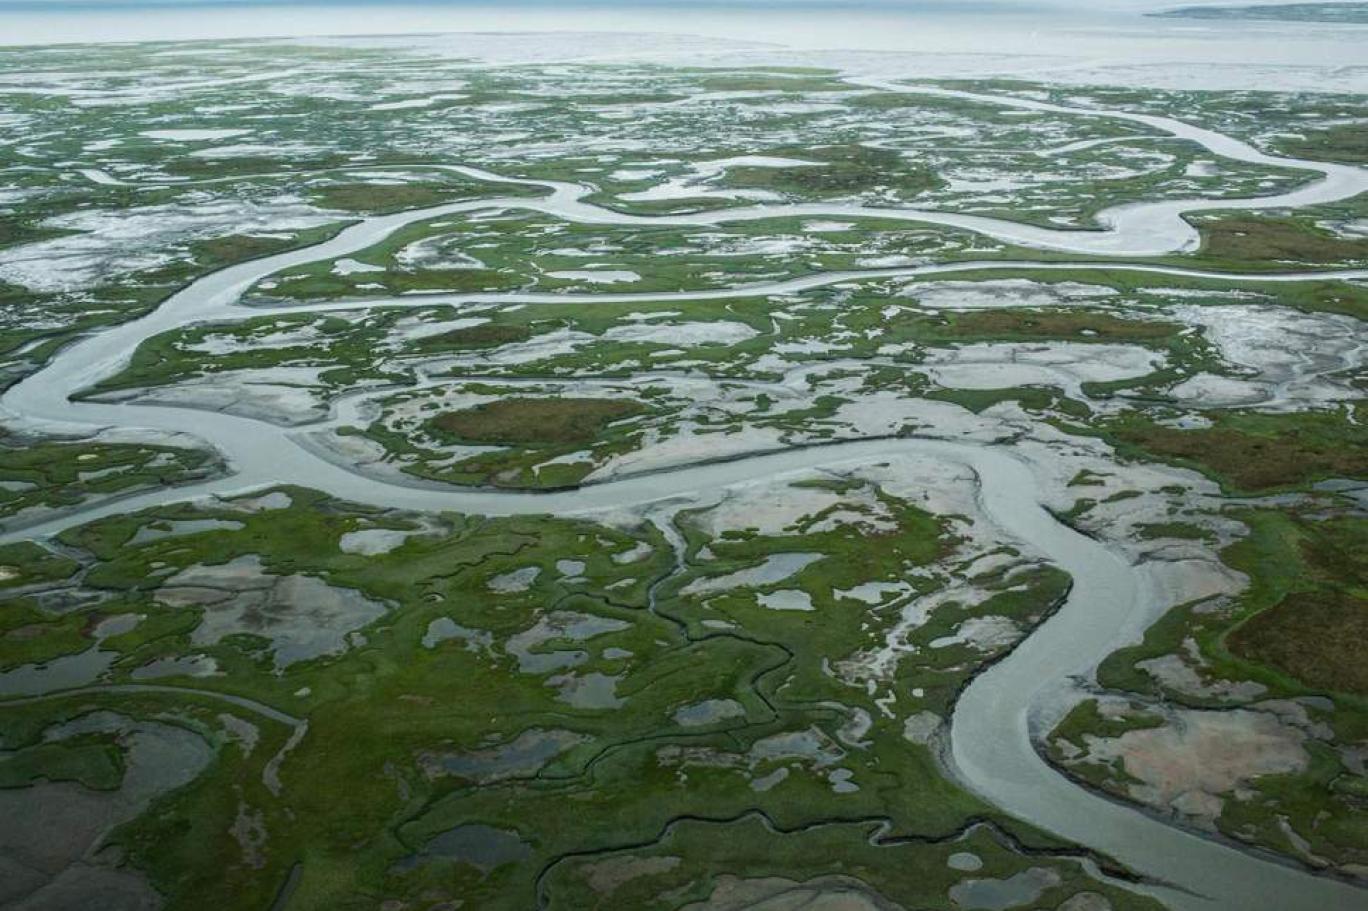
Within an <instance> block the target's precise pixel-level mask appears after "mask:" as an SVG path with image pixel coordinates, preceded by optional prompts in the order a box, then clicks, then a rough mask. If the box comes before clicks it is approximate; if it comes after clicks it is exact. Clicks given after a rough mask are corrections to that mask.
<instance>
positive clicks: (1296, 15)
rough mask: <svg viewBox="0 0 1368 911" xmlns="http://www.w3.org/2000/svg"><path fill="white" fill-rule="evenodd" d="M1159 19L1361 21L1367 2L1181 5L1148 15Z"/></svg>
mask: <svg viewBox="0 0 1368 911" xmlns="http://www.w3.org/2000/svg"><path fill="white" fill-rule="evenodd" d="M1149 15H1151V16H1157V17H1159V18H1162V19H1274V20H1279V21H1284V22H1362V23H1364V24H1368V3H1279V4H1273V5H1264V6H1183V7H1179V8H1177V9H1170V10H1164V11H1163V12H1158V13H1150V14H1149Z"/></svg>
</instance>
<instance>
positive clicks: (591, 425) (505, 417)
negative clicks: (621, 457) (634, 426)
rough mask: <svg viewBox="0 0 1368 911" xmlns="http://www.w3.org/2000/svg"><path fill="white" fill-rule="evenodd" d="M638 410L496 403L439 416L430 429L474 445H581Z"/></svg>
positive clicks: (604, 402)
mask: <svg viewBox="0 0 1368 911" xmlns="http://www.w3.org/2000/svg"><path fill="white" fill-rule="evenodd" d="M643 410H644V409H643V408H642V406H641V405H640V404H638V403H637V402H632V401H622V400H618V399H575V398H565V399H501V400H500V401H497V402H489V403H487V404H484V405H477V406H476V407H474V408H467V409H465V410H463V411H449V412H447V413H446V414H441V415H438V416H437V417H435V418H433V419H432V426H434V427H435V428H437V429H438V430H441V431H444V432H446V433H449V434H452V435H454V436H456V437H459V438H460V439H463V440H469V441H471V442H476V443H585V442H589V441H590V440H593V439H594V438H595V437H597V436H598V435H599V432H600V431H601V430H602V429H603V428H604V427H605V426H606V425H608V424H609V423H611V422H613V421H616V420H620V419H621V418H625V417H630V416H632V415H634V414H640V413H641V412H642V411H643Z"/></svg>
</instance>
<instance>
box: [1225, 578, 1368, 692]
mask: <svg viewBox="0 0 1368 911" xmlns="http://www.w3.org/2000/svg"><path fill="white" fill-rule="evenodd" d="M1227 644H1228V645H1229V647H1230V650H1231V651H1232V652H1234V653H1235V654H1237V655H1239V656H1240V657H1242V658H1247V659H1249V660H1250V661H1257V662H1259V663H1261V664H1267V665H1270V666H1272V667H1275V668H1277V669H1279V670H1281V671H1284V672H1285V673H1287V674H1288V675H1290V676H1292V677H1295V678H1297V679H1298V680H1300V681H1301V682H1303V683H1305V684H1307V685H1308V686H1312V687H1324V688H1326V689H1330V690H1337V691H1339V692H1343V693H1357V694H1358V695H1360V696H1368V599H1365V598H1362V597H1358V596H1356V595H1354V594H1353V593H1352V592H1308V593H1299V594H1293V595H1289V596H1288V597H1287V598H1284V599H1283V600H1282V602H1281V603H1279V604H1278V605H1276V606H1275V607H1272V608H1269V609H1268V610H1266V611H1263V612H1262V613H1260V614H1257V615H1255V616H1254V617H1253V618H1252V619H1251V620H1250V621H1249V622H1248V623H1245V624H1244V625H1243V626H1241V627H1239V628H1238V629H1236V630H1235V631H1234V632H1233V633H1231V634H1230V637H1229V639H1228V640H1227Z"/></svg>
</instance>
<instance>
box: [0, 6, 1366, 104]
mask: <svg viewBox="0 0 1368 911" xmlns="http://www.w3.org/2000/svg"><path fill="white" fill-rule="evenodd" d="M1189 2H1200V0H1189ZM1177 5H1184V4H1183V0H1174V2H1166V0H1093V2H1088V0H1076V2H1068V0H1058V2H1033V0H1004V2H996V3H994V2H971V0H941V2H928V0H884V2H845V0H797V2H783V0H735V2H728V0H714V2H701V0H674V2H666V0H634V2H633V0H617V2H614V0H597V2H595V0H567V2H560V3H558V2H554V0H542V2H536V0H522V2H519V0H509V2H504V3H494V2H491V0H427V2H407V3H402V2H401V3H381V2H378V0H359V2H358V0H353V2H344V0H332V2H328V0H314V2H302V3H265V4H260V3H255V4H254V3H251V2H240V3H202V2H193V0H171V2H161V3H152V4H140V3H137V2H132V3H127V4H113V3H111V4H107V5H106V6H105V7H104V8H101V3H100V2H99V0H94V2H84V3H75V4H73V3H65V2H62V0H39V2H14V0H0V44H46V43H54V42H85V41H167V40H181V39H222V38H238V37H267V36H317V35H332V36H375V35H399V34H414V33H421V34H428V35H431V34H434V33H466V34H463V35H462V34H450V35H447V36H445V37H442V38H432V39H423V40H422V41H421V42H419V44H418V46H419V47H421V48H423V49H425V50H428V51H438V52H445V53H450V54H456V55H460V56H468V57H471V58H473V59H480V60H490V61H493V62H519V61H539V60H558V61H563V60H623V59H634V60H643V59H645V60H662V61H680V60H683V59H688V58H693V57H716V56H717V55H719V54H720V55H724V56H730V58H731V59H732V61H733V62H741V61H746V60H749V61H751V62H762V61H765V60H766V59H772V60H773V61H774V62H780V61H787V62H793V58H794V55H798V54H807V55H819V56H820V55H823V54H829V53H831V52H840V53H841V54H845V55H851V54H854V55H871V54H873V55H878V56H881V57H887V58H888V59H889V61H890V65H892V66H893V67H894V69H892V70H889V72H893V71H896V72H898V73H900V74H909V73H915V74H916V75H919V76H935V75H942V76H978V77H987V76H996V75H1009V74H1016V75H1038V76H1048V77H1049V78H1053V79H1055V80H1071V79H1077V80H1079V81H1085V82H1086V81H1094V82H1114V83H1115V82H1121V83H1125V84H1144V85H1171V86H1182V87H1188V88H1208V89H1210V88H1250V89H1264V88H1273V87H1278V86H1284V87H1288V88H1300V89H1306V90H1315V91H1365V90H1368V67H1365V66H1364V64H1363V53H1362V47H1363V41H1364V38H1363V35H1364V34H1365V33H1368V32H1366V30H1364V29H1361V28H1356V27H1353V26H1344V25H1317V24H1306V23H1284V22H1219V23H1213V22H1203V21H1193V20H1188V21H1184V20H1176V19H1153V18H1144V17H1142V16H1141V15H1139V13H1141V12H1143V11H1145V10H1153V9H1159V8H1165V7H1169V6H1177ZM682 11H683V12H682ZM534 32H535V33H545V34H528V33H534ZM474 33H481V34H474ZM643 33H647V34H650V37H649V38H647V39H643V37H642V35H643ZM364 40H366V41H367V43H371V44H374V43H376V40H375V39H373V38H367V39H364ZM389 43H390V44H392V46H394V47H396V48H404V49H410V48H412V47H413V46H414V45H415V41H414V39H412V38H404V39H401V40H395V41H391V42H389ZM776 52H782V56H777V55H776ZM826 62H827V63H828V64H837V65H839V60H838V59H837V58H834V57H833V58H828V59H827V60H826Z"/></svg>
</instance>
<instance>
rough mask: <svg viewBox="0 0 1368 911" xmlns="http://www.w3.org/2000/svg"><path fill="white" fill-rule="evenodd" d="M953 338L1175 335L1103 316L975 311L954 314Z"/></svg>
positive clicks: (1167, 327) (1170, 328) (1153, 325)
mask: <svg viewBox="0 0 1368 911" xmlns="http://www.w3.org/2000/svg"><path fill="white" fill-rule="evenodd" d="M950 327H951V329H952V330H953V331H954V332H955V334H957V335H963V336H982V337H987V338H1028V339H1036V338H1040V339H1055V338H1075V337H1082V338H1084V339H1092V340H1094V341H1111V340H1115V339H1127V340H1145V339H1162V338H1168V337H1170V336H1172V335H1176V334H1177V332H1178V330H1179V329H1180V328H1181V327H1179V326H1177V325H1175V324H1174V323H1164V322H1145V321H1142V320H1130V319H1120V318H1118V317H1115V316H1110V315H1108V314H1105V313H1069V312H1062V311H1049V310H1045V311H1039V310H1037V311H1029V310H1026V311H1023V310H978V311H973V312H969V313H959V314H955V315H954V316H953V317H952V319H951V322H950Z"/></svg>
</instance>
